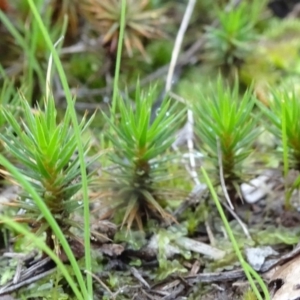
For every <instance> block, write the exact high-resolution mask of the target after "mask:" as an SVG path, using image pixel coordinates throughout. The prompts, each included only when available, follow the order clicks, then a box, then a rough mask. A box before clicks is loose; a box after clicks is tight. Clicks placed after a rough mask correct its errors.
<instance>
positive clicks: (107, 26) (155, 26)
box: [81, 0, 166, 58]
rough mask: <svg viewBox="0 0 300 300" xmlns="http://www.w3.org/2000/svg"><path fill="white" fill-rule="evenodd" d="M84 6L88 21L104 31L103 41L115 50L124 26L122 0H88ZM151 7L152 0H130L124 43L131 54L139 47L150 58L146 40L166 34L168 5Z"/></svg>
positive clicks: (101, 31)
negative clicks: (121, 26)
mask: <svg viewBox="0 0 300 300" xmlns="http://www.w3.org/2000/svg"><path fill="white" fill-rule="evenodd" d="M81 7H82V10H83V12H84V14H85V15H86V18H87V19H88V21H90V23H91V24H92V25H93V27H94V29H95V30H96V31H98V32H99V33H100V34H101V35H102V42H103V45H106V46H108V47H109V50H110V52H111V53H115V52H116V50H117V45H118V38H119V30H120V16H121V0H84V1H83V2H82V5H81ZM148 7H149V0H141V1H136V0H127V3H126V24H125V33H124V44H125V47H126V51H127V54H128V56H129V57H132V56H133V52H134V49H137V50H138V51H139V52H140V53H142V55H143V56H144V57H145V58H147V54H146V51H145V48H144V45H143V41H144V40H145V39H148V40H151V39H157V38H161V37H163V36H165V34H164V32H163V30H162V25H163V24H165V23H166V17H165V16H164V13H165V12H166V8H159V9H149V8H148Z"/></svg>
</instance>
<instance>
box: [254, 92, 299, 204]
mask: <svg viewBox="0 0 300 300" xmlns="http://www.w3.org/2000/svg"><path fill="white" fill-rule="evenodd" d="M258 105H259V107H260V108H261V110H262V112H263V113H264V115H265V116H266V119H265V120H266V122H265V125H266V128H267V129H268V130H269V131H270V132H271V133H273V134H274V135H275V137H276V138H277V139H278V141H280V144H279V147H278V150H279V152H281V153H282V155H283V166H284V167H283V168H284V170H283V173H284V177H285V178H286V179H287V177H288V173H289V170H292V169H294V170H297V171H300V103H299V99H298V96H297V92H296V91H287V90H286V89H280V90H279V89H277V90H273V92H272V94H271V95H270V101H269V107H267V106H265V105H263V104H261V103H258ZM299 187H300V180H299V178H298V179H296V180H295V181H294V182H293V183H291V184H289V186H287V185H286V192H287V193H286V199H285V207H286V208H287V209H290V208H291V203H290V197H291V194H292V192H293V191H294V189H296V188H299Z"/></svg>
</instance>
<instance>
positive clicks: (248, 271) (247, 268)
mask: <svg viewBox="0 0 300 300" xmlns="http://www.w3.org/2000/svg"><path fill="white" fill-rule="evenodd" d="M201 171H202V174H203V176H204V178H205V181H206V184H207V186H208V188H209V190H210V193H211V195H212V198H213V200H214V202H215V205H216V207H217V209H218V212H219V214H220V217H221V219H222V221H223V224H224V226H225V230H226V232H227V234H228V236H229V238H230V241H231V243H232V246H233V248H234V250H235V253H236V255H237V257H238V259H239V261H240V263H241V266H242V268H243V270H244V273H245V275H246V277H247V279H248V281H249V283H250V285H251V287H252V290H253V292H254V293H255V295H256V297H257V299H258V300H270V295H269V292H268V289H267V287H266V285H265V284H264V282H263V280H262V279H261V277H260V276H259V275H258V274H257V272H255V271H254V270H253V269H252V268H251V266H250V265H249V264H248V263H247V262H246V261H245V260H244V257H243V255H242V253H241V251H240V249H239V246H238V244H237V242H236V240H235V237H234V235H233V233H232V230H231V228H230V225H229V223H228V221H227V219H226V216H225V213H224V211H223V208H222V205H221V204H220V201H219V199H218V196H217V194H216V192H215V190H214V188H213V185H212V182H211V180H210V179H209V177H208V175H207V172H206V171H205V169H204V168H203V167H201ZM251 274H252V276H253V277H254V278H255V279H256V280H257V282H258V284H259V285H260V287H261V289H262V290H263V292H264V296H265V297H264V299H263V298H262V297H261V295H260V293H259V291H258V289H257V287H256V285H255V282H254V280H253V279H252V277H251Z"/></svg>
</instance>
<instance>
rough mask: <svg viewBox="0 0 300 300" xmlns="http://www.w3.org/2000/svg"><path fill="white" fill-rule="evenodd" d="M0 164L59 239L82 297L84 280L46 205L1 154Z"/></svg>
mask: <svg viewBox="0 0 300 300" xmlns="http://www.w3.org/2000/svg"><path fill="white" fill-rule="evenodd" d="M0 164H1V165H3V166H4V167H5V168H6V169H7V170H8V171H9V172H10V173H11V174H12V175H13V176H14V178H15V179H16V180H17V182H19V184H20V185H21V186H22V187H23V188H24V189H25V190H26V191H27V192H28V193H29V194H31V196H32V198H33V199H34V201H35V204H36V205H37V206H38V208H39V209H40V211H41V213H42V214H43V216H44V217H45V219H46V220H47V222H48V223H49V225H50V226H51V228H52V229H53V232H54V233H55V235H56V236H57V237H58V238H59V241H60V242H61V245H62V247H63V249H64V251H65V253H66V255H67V256H68V258H69V260H70V262H71V265H72V267H73V270H74V273H75V275H76V277H77V280H78V283H79V285H80V288H81V292H82V293H83V295H85V293H84V288H83V287H85V286H84V280H83V277H82V274H81V272H80V269H79V266H78V264H77V261H76V259H75V257H74V254H73V252H72V250H71V248H70V246H69V244H68V242H67V240H66V238H65V236H64V234H63V233H62V231H61V229H60V227H59V226H58V224H57V222H56V221H55V219H54V218H53V216H52V214H51V213H50V211H49V210H48V208H47V206H46V204H45V203H44V201H43V200H42V199H41V197H40V196H39V194H38V193H37V192H36V190H35V189H34V188H33V186H32V185H31V184H30V183H29V182H28V180H26V178H25V176H24V175H23V174H21V173H20V172H19V171H18V170H17V169H16V168H15V167H14V166H13V165H12V164H11V163H10V162H9V161H8V160H7V159H6V158H4V157H3V155H2V154H0ZM1 218H2V219H3V220H4V219H5V218H4V217H3V216H2V217H1ZM9 220H10V219H9ZM10 222H13V221H12V220H10ZM13 223H15V222H13ZM15 226H17V225H15ZM24 230H25V229H24ZM26 232H27V231H26ZM47 248H48V247H47ZM48 249H49V248H48ZM46 253H47V252H46ZM47 254H48V253H47ZM50 257H51V256H50ZM51 258H52V257H51ZM72 260H74V261H72ZM58 267H60V264H59V265H58ZM62 272H63V271H62ZM80 299H82V298H80ZM84 299H86V298H85V297H84Z"/></svg>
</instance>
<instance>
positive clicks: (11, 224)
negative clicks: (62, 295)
mask: <svg viewBox="0 0 300 300" xmlns="http://www.w3.org/2000/svg"><path fill="white" fill-rule="evenodd" d="M1 220H2V221H3V222H4V223H5V224H6V225H7V226H8V227H11V228H12V229H13V230H15V231H17V232H18V233H20V234H22V235H25V236H27V237H28V238H29V239H30V240H31V241H32V242H33V243H34V244H35V245H36V246H37V247H38V248H39V249H40V250H41V251H43V252H45V253H46V254H47V255H48V256H49V257H50V258H51V259H52V260H53V261H54V262H55V263H56V265H57V267H58V268H59V270H60V271H61V273H62V274H63V276H64V277H65V279H66V280H67V282H68V284H69V285H70V287H71V289H72V290H73V292H74V294H75V295H76V297H77V299H79V300H84V298H83V296H82V294H81V293H80V291H79V290H78V288H77V285H76V283H75V282H74V280H73V279H72V277H71V276H70V274H69V272H68V270H67V268H66V267H65V266H64V264H63V263H62V262H61V260H60V259H59V257H58V256H57V255H56V254H55V253H54V252H53V251H52V250H51V249H50V248H49V247H48V246H47V245H46V244H45V242H44V241H42V240H41V238H38V237H36V235H35V234H33V233H31V232H30V231H28V230H27V229H25V228H24V227H23V226H22V225H20V224H18V223H17V222H15V221H13V220H12V219H10V218H8V217H5V216H2V217H1Z"/></svg>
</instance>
